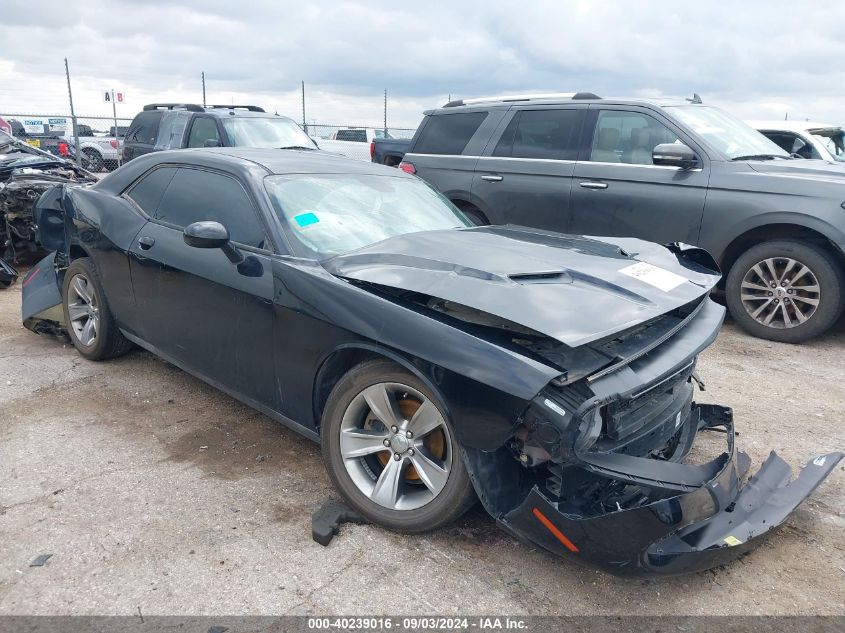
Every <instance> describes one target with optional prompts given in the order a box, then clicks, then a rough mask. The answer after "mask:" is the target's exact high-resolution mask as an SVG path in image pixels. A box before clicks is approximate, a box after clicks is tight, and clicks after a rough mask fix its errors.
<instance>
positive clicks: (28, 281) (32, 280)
mask: <svg viewBox="0 0 845 633" xmlns="http://www.w3.org/2000/svg"><path fill="white" fill-rule="evenodd" d="M21 285H22V286H23V295H22V299H21V320H22V321H23V324H24V327H26V328H27V329H29V330H32V331H33V332H35V333H36V334H51V335H56V334H61V333H62V329H63V327H64V314H63V312H62V295H61V291H60V290H59V289H60V288H61V282H60V279H59V276H58V274H57V273H56V253H50V254H49V255H47V257H45V258H44V259H42V260H41V261H40V262H38V263H37V264H36V265H35V266H34V267H33V268H32V270H30V271H29V272H28V273H27V274H26V276H25V277H24V278H23V281H22V282H21Z"/></svg>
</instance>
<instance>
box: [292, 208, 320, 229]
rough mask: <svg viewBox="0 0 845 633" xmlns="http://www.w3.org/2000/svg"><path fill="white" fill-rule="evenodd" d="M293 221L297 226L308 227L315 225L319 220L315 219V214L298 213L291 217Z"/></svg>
mask: <svg viewBox="0 0 845 633" xmlns="http://www.w3.org/2000/svg"><path fill="white" fill-rule="evenodd" d="M293 219H294V220H296V223H297V224H298V225H299V226H310V225H312V224H317V222H319V221H320V218H318V217H317V215H316V214H314V213H311V212H310V211H309V212H308V213H300V214H299V215H295V216H293Z"/></svg>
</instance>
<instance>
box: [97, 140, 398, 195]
mask: <svg viewBox="0 0 845 633" xmlns="http://www.w3.org/2000/svg"><path fill="white" fill-rule="evenodd" d="M158 165H177V166H178V165H188V166H196V167H207V168H210V169H215V168H216V169H222V170H224V171H227V172H230V173H235V174H238V175H241V176H244V177H249V176H251V177H258V178H261V177H263V176H267V175H272V174H361V175H367V174H371V175H378V176H392V177H394V178H414V176H411V175H409V174H406V173H405V172H403V171H401V170H399V169H396V168H395V167H387V166H385V165H379V164H376V163H370V162H367V161H362V160H355V159H352V158H347V157H346V156H341V155H339V154H333V153H331V152H324V151H322V150H283V149H259V148H254V147H208V148H205V147H203V148H196V149H175V150H166V151H163V152H150V153H148V154H144V155H143V156H139V157H138V158H135V159H133V160H131V161H129V162H128V163H126V164H125V165H124V166H123V167H121V168H120V169H118V170H116V171H114V172H112V173H110V174H108V175H107V176H105V177H103V178H102V179H101V180H100V181H99V182H98V183H97V184H96V185H94V188H96V189H98V190H100V191H103V192H108V193H112V194H115V195H117V194H119V193H121V192H122V191H124V190H125V189H126V188H127V187H128V186H129V185H131V184H132V183H133V182H135V180H136V179H137V178H139V177H140V176H141V175H142V174H144V173H146V172H147V171H149V170H150V169H153V168H154V167H157V166H158Z"/></svg>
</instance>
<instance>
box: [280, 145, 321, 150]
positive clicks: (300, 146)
mask: <svg viewBox="0 0 845 633" xmlns="http://www.w3.org/2000/svg"><path fill="white" fill-rule="evenodd" d="M279 149H316V148H314V147H306V146H305V145H285V146H284V147H280V148H279Z"/></svg>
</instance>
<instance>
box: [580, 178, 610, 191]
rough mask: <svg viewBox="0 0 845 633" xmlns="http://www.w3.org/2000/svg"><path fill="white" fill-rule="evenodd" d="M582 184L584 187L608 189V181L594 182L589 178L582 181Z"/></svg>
mask: <svg viewBox="0 0 845 633" xmlns="http://www.w3.org/2000/svg"><path fill="white" fill-rule="evenodd" d="M580 185H581V186H582V187H584V189H607V183H606V182H594V181H591V180H588V181H587V182H582V183H580Z"/></svg>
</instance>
